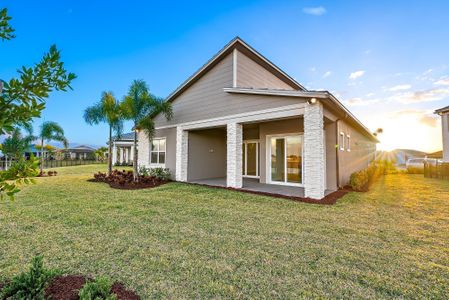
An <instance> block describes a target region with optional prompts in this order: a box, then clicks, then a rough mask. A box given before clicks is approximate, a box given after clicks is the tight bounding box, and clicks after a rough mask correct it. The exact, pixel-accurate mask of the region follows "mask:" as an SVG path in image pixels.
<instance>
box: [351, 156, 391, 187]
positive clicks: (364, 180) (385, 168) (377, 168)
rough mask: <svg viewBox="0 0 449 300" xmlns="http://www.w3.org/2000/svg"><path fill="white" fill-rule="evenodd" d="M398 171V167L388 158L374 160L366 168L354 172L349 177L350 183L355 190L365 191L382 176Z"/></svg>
mask: <svg viewBox="0 0 449 300" xmlns="http://www.w3.org/2000/svg"><path fill="white" fill-rule="evenodd" d="M395 172H396V173H397V170H396V167H395V166H394V165H393V164H392V163H391V162H390V161H387V160H377V161H374V162H372V163H371V164H370V165H369V166H368V167H367V168H366V169H363V170H360V171H357V172H354V173H352V174H351V177H350V178H349V185H350V186H351V188H352V189H353V190H354V191H358V192H365V191H368V189H369V187H370V186H371V184H372V183H373V182H375V181H376V180H377V179H378V178H379V177H380V176H382V175H386V174H392V173H395Z"/></svg>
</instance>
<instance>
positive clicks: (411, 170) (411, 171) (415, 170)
mask: <svg viewBox="0 0 449 300" xmlns="http://www.w3.org/2000/svg"><path fill="white" fill-rule="evenodd" d="M407 173H409V174H424V168H418V167H407Z"/></svg>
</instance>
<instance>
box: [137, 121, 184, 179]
mask: <svg viewBox="0 0 449 300" xmlns="http://www.w3.org/2000/svg"><path fill="white" fill-rule="evenodd" d="M154 137H156V138H159V137H165V138H166V145H165V167H166V168H168V169H170V174H171V177H172V179H173V180H174V179H175V174H176V128H166V129H158V130H156V131H155V134H154ZM139 138H140V137H139ZM149 149H151V145H150V147H149ZM146 155H148V161H149V160H150V158H149V155H150V152H149V151H147V152H146Z"/></svg>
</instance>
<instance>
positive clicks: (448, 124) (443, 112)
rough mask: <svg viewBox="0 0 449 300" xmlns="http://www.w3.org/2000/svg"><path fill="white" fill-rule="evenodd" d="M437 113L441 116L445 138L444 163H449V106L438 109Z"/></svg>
mask: <svg viewBox="0 0 449 300" xmlns="http://www.w3.org/2000/svg"><path fill="white" fill-rule="evenodd" d="M435 113H436V114H437V115H440V116H441V131H442V137H443V162H447V163H449V106H446V107H443V108H440V109H437V110H436V111H435Z"/></svg>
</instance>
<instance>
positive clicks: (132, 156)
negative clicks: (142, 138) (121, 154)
mask: <svg viewBox="0 0 449 300" xmlns="http://www.w3.org/2000/svg"><path fill="white" fill-rule="evenodd" d="M130 151H131V152H130V153H129V160H130V161H134V145H131V150H130Z"/></svg>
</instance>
